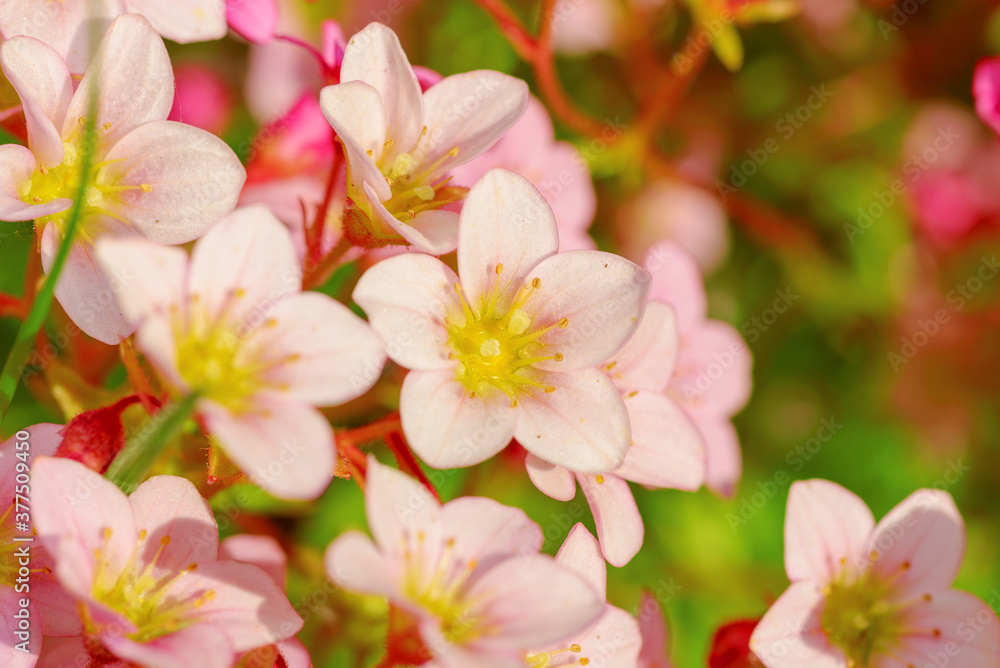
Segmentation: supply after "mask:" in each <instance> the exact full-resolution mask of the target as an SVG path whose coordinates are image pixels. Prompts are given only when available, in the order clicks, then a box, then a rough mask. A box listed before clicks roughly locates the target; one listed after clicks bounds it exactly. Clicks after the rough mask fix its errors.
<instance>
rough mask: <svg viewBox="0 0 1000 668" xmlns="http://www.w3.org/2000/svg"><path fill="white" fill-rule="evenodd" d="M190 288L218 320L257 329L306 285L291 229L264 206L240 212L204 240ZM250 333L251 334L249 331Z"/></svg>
mask: <svg viewBox="0 0 1000 668" xmlns="http://www.w3.org/2000/svg"><path fill="white" fill-rule="evenodd" d="M190 271H191V273H190V277H189V279H188V288H189V290H190V291H191V293H192V295H194V294H197V295H199V299H200V300H201V303H202V304H203V305H204V308H206V309H207V312H208V314H209V315H210V316H211V317H212V318H219V317H222V314H223V313H225V317H226V318H228V319H229V321H230V322H233V323H240V324H243V323H246V324H247V325H249V326H252V325H253V324H254V323H255V322H257V321H259V322H263V321H264V320H266V319H267V317H266V316H267V315H269V313H270V312H271V310H272V309H273V308H274V306H275V304H276V303H277V302H278V301H279V300H280V299H282V298H284V297H287V296H288V295H292V294H296V293H298V292H299V291H300V290H301V287H302V268H301V264H300V263H299V260H298V256H297V255H296V254H295V247H294V245H293V244H292V238H291V235H290V234H289V232H288V229H287V228H286V227H285V226H284V225H282V224H281V222H280V221H279V220H278V219H277V218H275V217H274V214H272V213H271V212H270V211H268V210H267V209H266V208H264V207H263V206H249V207H243V208H240V209H237V210H236V211H234V212H233V213H231V214H230V215H228V216H226V217H225V218H223V219H222V220H220V221H219V222H218V223H217V224H216V225H214V226H212V229H210V230H209V231H208V233H207V234H206V235H205V236H204V237H202V238H201V240H199V242H198V243H197V244H196V245H195V247H194V251H192V253H191V270H190ZM244 331H245V330H244Z"/></svg>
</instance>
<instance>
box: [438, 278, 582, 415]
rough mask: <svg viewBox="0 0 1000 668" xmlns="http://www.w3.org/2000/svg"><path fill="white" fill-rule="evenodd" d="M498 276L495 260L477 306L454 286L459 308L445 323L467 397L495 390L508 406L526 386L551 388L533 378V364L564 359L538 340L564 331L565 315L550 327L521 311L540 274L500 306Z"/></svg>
mask: <svg viewBox="0 0 1000 668" xmlns="http://www.w3.org/2000/svg"><path fill="white" fill-rule="evenodd" d="M502 274H503V265H502V264H498V265H497V267H496V279H495V280H494V282H493V289H492V290H491V292H490V294H489V295H487V296H485V297H484V298H483V300H482V303H481V304H480V307H479V308H478V309H475V310H474V309H473V308H472V307H471V306H470V305H469V303H468V302H467V301H466V300H465V296H464V295H462V290H461V287H460V286H458V285H456V286H455V290H456V291H457V292H458V293H459V297H460V298H461V301H462V312H461V313H458V314H454V316H453V317H449V318H448V320H447V322H446V323H445V324H446V327H447V329H448V334H449V337H450V340H451V345H452V349H453V351H454V352H452V357H453V358H454V359H456V360H457V361H458V364H457V365H456V374H457V377H458V380H459V381H461V383H462V385H464V386H465V389H466V392H467V393H468V395H469V396H476V395H477V394H480V395H484V394H486V393H488V392H490V391H491V388H495V389H498V390H500V391H501V392H503V393H504V394H506V395H507V396H508V397H510V400H511V405H512V406H516V405H517V403H518V394H519V393H520V392H521V391H523V390H524V389H525V388H527V387H538V388H542V389H543V390H545V391H546V392H553V391H555V388H554V387H553V386H551V385H547V384H545V383H542V382H539V381H538V380H537V378H538V374H537V372H535V370H534V369H533V368H532V365H534V364H536V363H538V362H544V361H547V360H555V361H557V362H561V361H562V360H563V355H562V353H555V354H553V355H545V354H544V353H545V345H544V344H543V343H542V342H541V341H539V339H540V338H541V337H542V336H543V335H544V334H546V333H547V332H549V331H551V330H552V329H555V328H556V327H560V328H563V329H565V328H566V327H567V326H568V325H569V319H567V318H562V319H561V320H559V321H558V322H557V323H555V324H553V325H548V326H545V327H539V326H537V324H536V323H535V322H534V320H533V318H532V316H531V315H529V313H528V312H527V311H525V310H524V306H525V305H526V304H527V302H528V301H529V300H530V299H531V297H532V295H533V294H534V293H535V291H536V290H538V289H539V288H540V287H541V286H542V281H541V279H539V278H534V279H532V281H531V282H530V283H529V284H528V285H527V286H526V287H523V288H521V290H520V291H519V292H518V294H517V296H516V297H515V299H514V301H513V303H512V304H511V305H510V307H509V308H507V309H503V308H501V307H500V306H499V304H498V302H499V297H500V293H501V288H500V281H501V277H502Z"/></svg>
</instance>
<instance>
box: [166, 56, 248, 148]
mask: <svg viewBox="0 0 1000 668" xmlns="http://www.w3.org/2000/svg"><path fill="white" fill-rule="evenodd" d="M174 83H175V85H176V90H175V91H174V104H173V106H172V107H171V108H170V115H169V116H168V117H167V119H168V120H171V121H180V122H182V123H187V124H188V125H193V126H195V127H196V128H201V129H202V130H205V131H206V132H211V133H212V134H214V135H218V134H221V133H222V131H223V130H225V129H226V127H227V126H228V125H229V119H230V118H231V117H232V115H233V100H232V96H231V95H230V94H229V90H228V89H227V88H226V84H224V83H223V82H222V79H220V78H219V75H218V74H216V73H215V71H214V70H212V69H211V68H209V67H205V66H204V65H200V64H198V63H186V64H184V65H181V66H179V67H177V68H176V69H175V70H174Z"/></svg>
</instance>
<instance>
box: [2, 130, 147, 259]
mask: <svg viewBox="0 0 1000 668" xmlns="http://www.w3.org/2000/svg"><path fill="white" fill-rule="evenodd" d="M85 123H86V121H85V119H84V118H82V117H81V118H80V123H79V125H78V126H77V127H76V129H74V130H73V132H72V133H71V135H70V137H69V138H68V139H67V141H65V142H64V143H63V149H64V150H65V154H64V157H63V161H62V162H61V163H60V164H58V165H56V166H55V167H43V166H42V165H39V166H38V167H37V168H36V169H35V172H34V174H32V175H31V179H30V180H29V181H26V182H25V183H23V184H22V185H21V187H20V188H19V191H18V194H19V195H20V196H21V201H23V202H25V203H26V204H44V203H46V202H51V201H52V200H54V199H60V198H65V199H70V200H76V198H77V196H78V195H79V193H80V186H81V185H82V186H83V188H84V190H83V202H82V203H81V206H82V210H81V212H80V218H81V219H82V218H83V217H84V216H86V215H87V214H90V213H100V214H104V215H107V216H111V217H113V218H116V219H118V220H121V221H122V222H125V223H127V222H128V221H127V220H124V219H122V218H121V216H119V215H118V214H116V213H114V212H112V211H111V210H110V209H109V205H111V204H114V203H115V201H116V199H117V197H118V193H121V192H125V191H128V190H142V191H143V192H151V191H152V190H153V188H152V186H150V185H149V184H146V183H143V184H140V185H115V184H110V183H99V182H98V180H97V174H98V172H99V171H100V168H101V167H104V166H105V165H109V164H111V163H112V162H114V161H107V162H98V163H93V164H91V168H90V170H89V173H88V175H87V181H86V183H84V182H83V154H82V149H81V144H82V140H83V137H82V132H81V129H82V128H83V126H84V125H85ZM110 127H111V124H110V123H108V124H106V125H105V126H104V127H103V128H101V129H100V130H99V133H98V135H99V134H100V132H106V131H107V130H108V129H110ZM71 213H72V208H70V209H67V210H66V211H61V212H59V213H55V214H52V215H50V216H44V217H42V218H39V219H38V222H39V223H40V224H42V225H44V224H45V223H49V222H53V223H55V224H56V225H58V226H59V229H60V230H61V231H65V226H66V223H67V221H68V219H69V217H70V215H71ZM80 231H81V236H82V238H84V239H86V240H89V237H88V236H87V234H86V230H85V229H84V228H82V227H81V229H80Z"/></svg>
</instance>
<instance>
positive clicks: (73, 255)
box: [41, 216, 135, 346]
mask: <svg viewBox="0 0 1000 668" xmlns="http://www.w3.org/2000/svg"><path fill="white" fill-rule="evenodd" d="M80 223H81V225H82V226H83V227H85V228H86V230H87V233H88V234H91V235H92V236H93V237H100V236H121V237H128V236H135V232H134V230H132V228H131V227H129V226H128V225H126V224H125V223H122V222H120V221H117V220H115V219H114V218H111V217H110V216H88V217H87V218H86V219H85V220H83V221H80ZM61 237H62V235H61V233H60V231H59V227H58V226H57V225H46V226H45V231H44V232H43V233H42V243H41V256H42V268H43V269H44V270H45V271H46V272H48V271H50V270H51V269H52V264H53V262H55V257H56V253H58V251H59V244H60V243H61V241H62V238H61ZM95 255H96V254H95V248H94V246H93V245H91V244H90V242H88V241H85V240H80V239H77V240H76V241H74V242H73V244H72V246H70V249H69V255H67V256H66V264H64V265H63V270H62V273H61V274H60V275H59V282H58V283H56V289H55V296H56V299H58V300H59V304H60V305H61V306H62V307H63V309H64V310H65V311H66V315H68V316H69V317H70V320H72V321H73V322H74V323H76V325H77V327H79V328H80V329H81V330H83V331H84V332H85V333H86V334H87V335H88V336H91V337H93V338H95V339H97V340H98V341H101V342H103V343H107V344H108V345H112V346H116V345H118V343H119V342H120V341H121V340H122V339H124V338H126V337H127V336H128V335H129V334H131V333H132V332H133V331H134V330H135V328H134V327H133V326H132V325H131V323H129V321H128V319H127V318H126V317H125V314H124V313H123V312H122V309H121V307H120V306H119V305H118V302H117V300H116V299H115V284H114V282H113V281H114V278H113V276H109V275H108V274H106V273H105V272H104V270H103V269H102V268H101V267H100V266H99V265H98V261H97V257H96V256H95Z"/></svg>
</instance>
